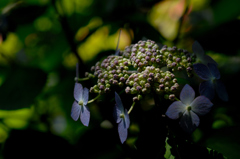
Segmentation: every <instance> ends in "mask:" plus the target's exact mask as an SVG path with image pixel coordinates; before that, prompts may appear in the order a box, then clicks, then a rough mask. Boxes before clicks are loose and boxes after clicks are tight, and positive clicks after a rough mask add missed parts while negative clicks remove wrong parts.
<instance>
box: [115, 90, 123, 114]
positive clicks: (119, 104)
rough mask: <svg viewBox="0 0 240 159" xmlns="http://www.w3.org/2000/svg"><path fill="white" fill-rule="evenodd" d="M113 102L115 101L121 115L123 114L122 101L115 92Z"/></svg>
mask: <svg viewBox="0 0 240 159" xmlns="http://www.w3.org/2000/svg"><path fill="white" fill-rule="evenodd" d="M115 101H116V105H117V108H118V109H119V110H120V111H121V112H122V113H124V107H123V104H122V100H121V98H120V97H119V95H118V94H117V92H115Z"/></svg>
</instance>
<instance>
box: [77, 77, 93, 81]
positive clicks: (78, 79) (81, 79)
mask: <svg viewBox="0 0 240 159" xmlns="http://www.w3.org/2000/svg"><path fill="white" fill-rule="evenodd" d="M89 79H90V78H89V77H85V78H77V77H75V78H74V80H75V81H76V82H81V81H87V80H89Z"/></svg>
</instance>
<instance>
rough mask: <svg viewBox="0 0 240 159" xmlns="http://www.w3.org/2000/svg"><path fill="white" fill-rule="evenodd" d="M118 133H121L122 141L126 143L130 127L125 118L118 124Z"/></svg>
mask: <svg viewBox="0 0 240 159" xmlns="http://www.w3.org/2000/svg"><path fill="white" fill-rule="evenodd" d="M118 134H119V137H120V140H121V143H124V141H126V139H127V136H128V129H127V126H126V123H125V122H124V120H121V122H120V123H119V124H118Z"/></svg>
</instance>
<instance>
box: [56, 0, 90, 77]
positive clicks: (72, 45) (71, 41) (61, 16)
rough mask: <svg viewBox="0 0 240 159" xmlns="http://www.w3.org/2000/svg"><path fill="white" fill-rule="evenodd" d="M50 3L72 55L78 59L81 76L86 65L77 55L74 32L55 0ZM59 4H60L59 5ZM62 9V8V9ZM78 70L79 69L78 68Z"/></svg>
mask: <svg viewBox="0 0 240 159" xmlns="http://www.w3.org/2000/svg"><path fill="white" fill-rule="evenodd" d="M52 4H53V6H54V8H55V10H56V12H57V14H58V16H59V21H60V23H61V26H62V30H63V32H64V34H65V36H66V39H67V41H68V43H69V45H70V48H71V52H73V53H74V55H75V56H76V58H77V60H78V63H79V65H78V67H79V68H81V72H80V75H81V76H84V73H85V72H86V67H85V65H84V63H83V61H82V59H81V57H80V56H79V55H78V51H77V46H76V44H75V42H74V34H73V32H72V31H71V29H70V27H69V25H68V21H67V18H66V16H65V15H64V14H61V13H60V12H59V10H58V8H57V6H56V0H52ZM60 6H61V5H60ZM62 10H63V9H62ZM79 70H80V69H79Z"/></svg>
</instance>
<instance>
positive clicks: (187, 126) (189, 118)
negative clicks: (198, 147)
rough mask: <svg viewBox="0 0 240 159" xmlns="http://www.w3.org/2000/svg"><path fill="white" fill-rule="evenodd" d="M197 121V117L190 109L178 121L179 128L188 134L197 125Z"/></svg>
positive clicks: (198, 120) (198, 121)
mask: <svg viewBox="0 0 240 159" xmlns="http://www.w3.org/2000/svg"><path fill="white" fill-rule="evenodd" d="M199 123H200V119H199V117H198V116H197V115H196V114H195V113H194V112H192V111H186V112H185V113H184V114H183V116H182V118H181V120H180V122H179V124H180V126H181V128H182V129H183V130H184V131H186V132H187V133H189V134H191V133H192V132H193V131H194V130H195V129H196V128H197V127H198V125H199Z"/></svg>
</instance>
